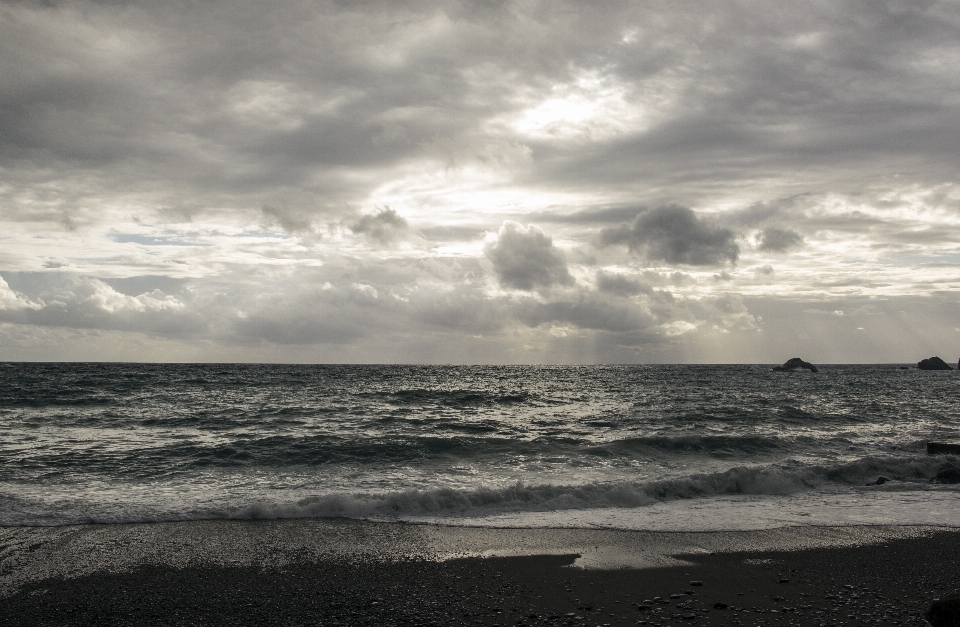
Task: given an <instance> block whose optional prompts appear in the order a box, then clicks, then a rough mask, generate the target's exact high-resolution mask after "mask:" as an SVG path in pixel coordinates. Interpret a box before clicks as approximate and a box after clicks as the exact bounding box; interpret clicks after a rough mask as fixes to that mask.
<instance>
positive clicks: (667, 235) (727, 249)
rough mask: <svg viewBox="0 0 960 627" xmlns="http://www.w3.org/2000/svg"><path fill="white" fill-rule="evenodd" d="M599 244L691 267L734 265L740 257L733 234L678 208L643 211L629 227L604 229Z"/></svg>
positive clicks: (684, 208) (673, 206) (667, 207)
mask: <svg viewBox="0 0 960 627" xmlns="http://www.w3.org/2000/svg"><path fill="white" fill-rule="evenodd" d="M600 244H601V246H613V245H618V244H623V245H626V247H627V248H628V249H629V250H630V252H634V253H639V254H642V255H643V256H644V257H645V258H646V259H648V260H650V261H666V262H667V263H677V264H686V265H693V266H707V265H719V264H723V263H727V262H729V263H731V264H735V263H736V261H737V257H738V256H739V255H740V247H739V246H737V244H736V242H735V241H734V233H733V231H731V230H729V229H725V228H720V227H715V226H712V225H710V224H708V223H706V222H705V221H704V220H702V219H700V218H698V217H697V215H696V214H695V213H694V212H693V211H691V210H690V209H688V208H687V207H681V206H679V205H668V206H665V207H660V208H658V209H652V210H650V211H644V212H641V213H640V214H639V215H637V217H636V219H635V220H634V221H633V223H632V224H623V225H621V226H617V227H609V228H605V229H603V230H602V231H601V232H600Z"/></svg>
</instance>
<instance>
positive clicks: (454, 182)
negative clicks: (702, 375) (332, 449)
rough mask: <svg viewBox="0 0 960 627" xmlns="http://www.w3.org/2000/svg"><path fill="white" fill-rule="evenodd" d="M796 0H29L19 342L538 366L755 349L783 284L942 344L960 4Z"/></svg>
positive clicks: (15, 215) (957, 158) (792, 313)
mask: <svg viewBox="0 0 960 627" xmlns="http://www.w3.org/2000/svg"><path fill="white" fill-rule="evenodd" d="M766 9H767V7H766V5H765V4H763V3H761V2H759V0H747V1H746V2H742V1H739V0H737V1H734V0H717V1H716V2H710V3H708V4H703V3H693V2H688V1H687V0H681V1H679V2H665V1H661V0H654V1H652V2H643V3H638V2H633V1H630V0H611V1H610V2H604V3H582V2H574V1H573V0H557V1H556V2H551V3H532V4H523V3H499V2H474V1H470V0H463V1H460V0H455V1H453V2H440V1H439V0H399V1H389V2H388V1H387V0H368V1H364V2H359V3H344V2H326V1H321V2H313V1H308V0H284V1H282V2H281V1H280V0H264V1H263V2H259V3H247V4H245V5H243V6H242V7H241V6H239V5H237V4H236V3H232V2H228V1H226V0H208V1H206V2H187V3H184V2H179V1H175V0H151V1H149V2H147V1H146V0H130V1H126V0H123V1H119V0H118V2H104V1H88V0H67V1H64V2H30V1H26V0H24V1H22V2H20V1H17V2H3V3H2V8H0V59H2V60H3V71H2V72H0V170H2V172H3V184H2V185H0V206H2V207H3V209H2V211H0V214H2V215H0V234H2V235H0V238H2V243H0V274H2V275H3V283H0V336H2V337H0V358H3V356H4V355H8V354H10V353H8V352H5V351H6V350H7V349H6V348H5V347H6V346H7V345H6V344H5V343H4V342H5V341H6V339H5V338H14V337H15V338H20V339H17V340H16V341H17V342H27V343H28V342H29V341H33V340H30V339H29V338H42V337H46V338H48V340H43V341H47V342H48V343H47V344H45V346H48V347H53V348H49V351H51V352H48V353H44V355H49V356H54V355H56V354H58V353H57V352H56V351H57V350H60V348H58V347H59V346H60V344H61V343H62V344H63V346H64V347H65V348H63V351H65V352H62V353H59V354H63V355H68V356H70V358H76V357H77V356H78V355H79V353H73V352H69V346H70V342H73V341H74V340H73V339H71V338H74V337H81V336H82V338H81V339H79V340H76V341H77V342H81V340H82V342H88V343H86V344H82V345H83V346H85V347H90V346H93V347H94V349H89V348H85V349H84V350H104V351H105V350H106V349H100V348H97V347H98V346H100V345H101V342H99V341H98V340H96V339H93V338H95V336H96V334H97V333H104V334H106V335H110V334H114V335H110V337H112V338H114V341H115V345H121V344H123V343H124V342H125V341H127V340H124V339H123V338H129V337H133V336H136V337H137V338H139V341H143V342H144V343H145V345H148V344H149V343H150V342H153V341H155V340H156V341H157V342H160V341H161V340H162V341H171V342H172V341H174V340H177V341H182V342H184V344H183V345H190V346H193V345H197V346H199V345H201V343H202V342H206V343H207V344H206V345H205V346H208V347H210V348H211V350H213V349H217V350H220V351H221V352H218V353H216V354H217V355H221V356H223V357H224V358H229V359H234V358H247V357H246V355H247V353H243V352H235V353H231V352H230V350H231V347H237V346H243V347H249V346H250V345H256V346H257V347H258V350H257V352H256V354H257V355H258V356H259V355H273V356H274V357H275V358H277V359H282V358H283V357H284V356H288V357H289V356H292V357H290V358H294V357H295V358H297V359H302V360H311V359H314V360H317V359H350V360H359V361H363V360H375V359H381V358H382V356H383V355H386V354H387V353H385V352H384V350H385V348H384V347H386V346H392V347H393V348H392V349H391V350H393V351H394V352H392V353H389V354H390V355H391V356H392V358H394V359H412V358H414V357H412V356H416V358H417V359H425V360H430V359H433V358H434V356H437V355H444V356H448V357H450V356H453V357H456V359H463V360H469V359H471V356H472V355H483V356H484V357H483V358H484V359H487V360H491V361H496V360H497V359H501V360H505V361H509V360H516V361H523V360H524V359H526V357H524V356H523V355H521V353H522V352H523V350H527V349H521V348H520V347H521V346H526V345H527V344H525V343H524V342H521V341H518V339H517V338H521V337H522V338H523V339H524V341H526V340H530V342H528V344H529V346H533V347H537V346H548V345H549V346H551V347H557V346H565V347H567V349H568V350H569V351H570V352H567V353H562V352H556V353H549V350H552V349H543V350H544V351H547V352H542V353H536V354H534V353H529V354H530V355H532V356H531V357H530V359H532V360H536V359H539V358H541V357H543V356H544V355H550V356H552V357H553V358H556V359H558V360H562V358H564V357H565V358H568V359H577V360H579V359H585V358H586V357H584V355H587V354H588V352H587V351H585V350H584V348H583V347H585V346H591V347H594V349H592V350H595V351H596V352H595V353H589V355H590V358H591V359H595V360H597V361H613V360H617V359H624V360H670V359H674V360H683V359H692V358H694V357H692V356H695V358H697V359H701V358H706V357H704V356H705V355H708V348H707V347H709V346H721V347H724V348H723V350H724V351H727V353H723V354H721V353H717V355H716V356H715V358H716V359H718V360H723V361H729V360H731V359H733V357H725V355H731V356H736V358H737V359H745V360H750V359H751V358H750V357H749V355H750V354H756V355H770V354H772V352H777V350H778V346H779V344H778V343H779V342H781V341H782V337H785V336H782V337H781V338H777V337H767V335H771V336H772V333H770V332H769V330H770V329H779V330H780V332H782V333H790V332H792V331H790V328H791V326H790V323H791V321H793V320H797V321H800V322H803V320H805V316H806V315H807V314H804V313H803V308H799V309H798V307H800V305H797V306H796V307H794V306H793V305H791V304H789V303H786V301H784V302H783V303H779V304H777V303H774V302H773V301H771V300H769V299H771V298H773V297H772V296H769V294H771V293H776V294H779V295H781V296H782V297H783V298H785V299H793V300H794V301H795V302H796V303H800V302H801V301H803V302H807V301H811V300H812V301H813V302H815V303H816V306H817V307H819V308H822V309H824V310H833V309H834V306H833V305H831V304H829V303H831V302H832V301H834V300H843V299H851V298H854V296H851V294H859V295H860V296H861V297H863V298H867V297H870V298H876V299H883V298H898V299H900V300H899V301H898V303H900V306H902V307H903V308H904V310H907V311H910V312H913V314H915V315H917V316H919V317H918V319H921V318H922V319H923V320H924V321H925V322H924V324H926V325H928V326H930V325H932V326H930V328H927V327H925V328H924V329H923V330H922V332H921V331H909V330H904V329H910V328H911V327H917V326H918V325H916V324H904V323H903V322H904V321H903V320H900V319H899V318H897V317H896V315H895V313H891V312H887V314H885V315H887V318H886V320H887V321H888V324H887V326H886V327H884V333H885V335H878V336H877V337H876V338H874V344H873V345H870V344H869V343H868V342H859V343H856V344H851V345H850V346H849V347H848V350H849V351H850V352H849V355H850V356H848V357H838V359H840V360H846V361H853V360H856V359H861V358H862V359H870V358H872V357H873V356H876V355H880V354H883V355H886V356H887V357H885V358H889V357H890V353H889V352H887V353H884V352H883V351H882V350H881V349H879V348H876V347H879V346H887V347H889V346H893V345H895V344H896V342H897V340H896V339H895V338H894V336H895V335H896V334H899V335H898V336H897V337H899V338H900V340H899V341H900V342H901V344H900V345H899V346H901V347H902V346H904V345H905V343H908V342H909V341H911V340H910V336H911V334H921V335H923V338H924V340H923V341H924V342H927V344H925V345H934V346H935V345H937V344H936V343H935V342H934V340H933V339H932V338H933V335H934V332H935V331H936V333H939V334H940V335H941V336H943V335H945V334H947V335H949V334H952V333H954V331H953V329H954V328H955V322H951V320H952V319H951V318H950V317H949V315H947V314H945V313H944V314H943V315H941V313H938V314H937V315H936V316H934V315H933V314H930V315H927V314H922V311H921V310H922V309H923V308H922V307H921V306H919V305H918V306H916V307H910V306H909V305H910V303H909V301H910V298H911V297H912V298H914V299H915V302H917V303H925V302H927V301H925V300H924V299H929V298H933V296H931V295H937V296H936V298H938V299H940V300H938V301H937V302H938V303H941V305H942V306H941V305H938V306H941V309H938V310H937V311H938V312H949V311H955V307H954V305H955V303H956V297H955V294H956V293H958V291H960V283H958V282H957V280H956V272H954V271H953V270H955V265H951V264H956V263H957V260H958V258H960V257H958V255H960V249H958V247H957V242H958V241H960V227H958V226H957V224H956V219H955V217H956V215H957V212H958V211H960V200H958V199H960V188H958V186H957V183H956V172H957V171H958V169H960V153H958V152H957V151H956V146H957V145H958V144H960V106H958V104H957V100H956V98H955V94H956V93H957V92H958V90H960V79H958V77H957V72H956V69H955V67H954V65H955V64H953V63H951V62H950V60H951V59H954V58H956V57H957V55H958V54H960V6H958V5H957V4H956V3H951V2H946V1H937V0H922V1H916V2H915V1H913V0H884V1H882V2H863V1H862V0H837V1H836V2H831V3H821V4H809V3H807V4H801V3H796V4H785V5H783V6H778V10H777V11H769V10H766ZM692 14H695V15H696V16H697V17H696V19H691V18H690V15H692ZM387 206H389V207H391V208H392V209H391V210H383V209H380V208H382V207H387ZM642 207H660V208H659V209H654V210H649V211H648V210H642ZM686 207H694V208H696V212H694V211H691V210H690V209H687V208H686ZM705 215H709V216H710V218H709V220H708V219H705V218H704V217H702V216H705ZM401 216H403V217H401ZM406 219H409V221H410V224H409V225H407V223H406ZM505 220H511V221H513V222H508V223H504V221H505ZM529 223H536V224H540V225H544V226H548V227H549V228H548V229H547V230H548V231H549V232H550V234H551V235H552V236H553V239H551V237H548V236H547V235H545V234H544V233H543V232H542V231H540V230H539V229H537V228H536V227H528V228H527V227H521V226H520V224H529ZM501 224H504V226H503V227H498V225H501ZM511 225H512V226H511ZM498 228H499V233H498V234H497V236H496V238H493V237H492V236H491V240H490V241H489V242H488V243H487V245H486V248H482V246H483V244H481V242H480V238H481V237H482V236H483V234H484V233H488V232H490V231H491V230H496V229H498ZM280 231H283V232H284V233H280ZM758 231H759V232H760V237H759V239H757V240H755V241H756V243H757V246H756V247H754V246H744V247H743V250H740V248H739V247H738V246H737V242H736V237H735V234H736V233H740V232H743V233H746V234H754V233H757V232H758ZM351 233H353V234H355V235H357V236H358V237H350V234H351ZM799 234H803V238H802V240H800V239H797V238H799ZM321 235H322V237H321ZM345 239H346V240H348V241H347V242H346V245H344V240H345ZM400 240H402V241H403V246H391V244H395V243H397V242H398V241H400ZM554 240H556V241H559V242H562V244H563V251H561V250H560V249H559V248H558V247H557V246H556V245H554ZM801 243H802V244H803V249H802V250H800V251H799V252H798V253H797V254H795V255H794V256H793V258H792V259H791V263H790V265H789V267H786V266H785V267H783V268H779V267H778V268H777V272H773V271H772V269H770V268H769V267H767V266H763V264H765V263H767V261H768V259H767V255H766V253H768V252H783V251H787V250H793V249H795V248H797V247H798V246H799V245H800V244H801ZM173 244H179V245H173ZM591 244H600V246H592V245H591ZM625 250H626V251H629V253H628V252H625ZM630 254H633V255H635V256H634V257H631V256H630ZM638 259H639V260H643V262H644V265H649V264H658V265H665V266H671V265H682V266H688V267H687V268H685V269H684V271H683V272H680V271H677V270H676V268H673V267H668V268H665V269H663V271H662V272H656V271H654V270H653V269H646V270H644V269H643V268H636V267H632V266H633V265H635V264H636V262H637V260H638ZM734 263H738V264H740V265H741V266H743V267H745V268H748V269H750V272H741V273H739V274H736V275H733V274H732V272H731V273H728V274H724V273H721V272H719V269H718V268H714V267H713V266H723V265H729V264H734ZM604 269H606V270H604ZM491 270H492V276H493V277H495V278H496V279H498V280H499V281H500V284H501V285H502V286H503V287H504V288H511V289H514V290H520V291H522V292H534V291H535V292H537V293H536V294H529V295H525V294H517V293H516V292H511V293H508V294H503V293H499V292H497V291H496V290H490V280H491V278H492V277H491V276H489V275H490V274H491ZM485 273H486V274H485ZM574 274H575V275H576V276H577V277H578V278H580V277H583V279H582V284H580V285H578V284H577V283H576V282H575V281H574V278H573V275H574ZM590 277H592V279H591V278H590ZM728 279H729V280H728ZM667 286H670V287H669V289H670V290H671V292H666V291H662V290H664V289H665V288H666V287H667ZM559 287H562V288H563V289H557V288H559ZM654 288H656V289H654ZM734 289H736V290H744V291H745V292H746V291H748V290H754V294H755V295H754V296H748V295H744V296H743V297H742V298H740V297H738V296H735V295H733V296H730V295H729V294H728V295H727V296H724V293H725V291H729V290H734ZM756 294H763V295H764V296H763V297H759V296H756ZM728 297H729V298H728ZM738 299H739V300H738ZM771 303H773V304H771ZM785 303H786V304H785ZM807 304H809V303H808V302H807ZM807 308H809V307H807ZM837 308H843V307H837ZM758 311H762V312H763V316H764V319H765V320H766V321H767V323H766V324H765V325H760V324H759V323H758V322H757V323H756V324H755V326H751V325H752V324H753V323H751V320H752V319H753V318H752V316H753V314H754V313H755V312H758ZM917 312H921V313H917ZM924 316H926V317H924ZM804 324H806V323H804ZM838 324H839V323H838ZM808 326H809V325H808ZM934 327H935V328H934ZM810 328H815V327H814V326H810ZM10 329H13V330H12V331H11V330H10ZM78 329H79V331H76V330H78ZM758 329H762V331H758ZM931 329H932V330H931ZM73 331H76V333H75V334H74V335H71V333H72V332H73ZM842 331H843V329H842V328H841V327H839V326H838V327H837V328H836V329H834V330H833V331H831V333H833V335H832V336H831V341H835V340H842V338H843V337H844V336H843V333H842ZM723 333H729V334H731V336H733V337H735V338H736V340H737V341H733V340H730V341H726V340H722V339H718V338H720V337H721V336H720V335H719V334H723ZM864 333H866V332H864ZM4 334H5V335H4ZM125 334H126V335H125ZM564 334H567V335H564ZM710 334H714V335H710ZM924 334H925V335H924ZM707 336H709V337H710V339H709V341H705V340H704V338H705V337H707ZM51 338H52V339H51ZM83 338H85V339H83ZM158 338H159V339H158ZM178 338H179V339H178ZM183 338H188V339H183ZM891 338H893V339H891ZM198 340H202V342H200V341H198ZM36 341H37V342H40V341H41V340H39V339H38V340H36ZM798 341H799V340H798ZM578 342H579V344H578ZM698 342H700V343H699V344H698ZM724 342H726V343H724ZM931 342H933V343H932V344H931ZM20 345H21V344H18V346H20ZM78 345H81V344H78ZM104 345H105V344H104ZM645 345H650V346H655V347H656V350H655V351H653V352H646V353H645V352H643V350H641V349H642V348H643V347H644V346H645ZM789 345H794V344H789ZM798 345H799V346H802V343H801V344H798ZM834 345H839V344H836V342H834ZM834 345H831V346H830V347H827V349H829V350H834ZM22 346H25V347H27V348H23V349H22V350H23V351H24V352H21V353H17V355H21V356H22V355H27V357H30V350H29V344H22ZM311 346H323V347H326V348H325V349H324V350H319V349H317V350H316V351H315V352H313V353H311V352H310V349H309V347H311ZM871 346H873V348H871ZM331 347H332V348H331ZM681 347H686V349H684V350H686V352H684V350H681ZM821 348H822V346H821ZM827 349H824V350H827ZM237 350H238V351H239V349H237ZM529 350H532V351H535V350H540V349H529ZM558 350H559V349H558ZM717 350H720V349H717ZM748 350H753V351H754V353H748V352H747V351H748ZM898 350H899V349H898ZM270 351H274V352H270ZM660 351H663V352H660ZM671 351H673V352H671ZM764 351H767V352H764ZM123 354H124V355H126V356H128V357H129V356H130V355H133V356H134V357H137V358H140V356H143V358H155V357H157V356H160V357H163V358H165V356H166V355H167V354H168V353H166V352H165V349H164V350H161V349H159V348H158V349H156V351H155V352H150V351H149V350H146V349H145V350H144V351H143V352H139V351H135V350H132V349H131V350H128V351H127V352H126V353H123ZM211 354H214V353H211ZM709 354H710V355H713V353H709ZM524 355H525V354H524ZM97 356H98V358H104V357H106V358H109V354H106V353H97ZM858 356H860V357H858ZM201 357H203V358H206V353H204V354H203V355H201ZM453 357H451V358H453ZM776 357H777V358H776V359H774V360H773V361H775V362H782V360H783V355H780V354H779V353H778V354H777V355H776ZM437 358H438V359H439V357H437ZM913 361H915V359H913Z"/></svg>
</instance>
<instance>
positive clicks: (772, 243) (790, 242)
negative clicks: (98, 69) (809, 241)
mask: <svg viewBox="0 0 960 627" xmlns="http://www.w3.org/2000/svg"><path fill="white" fill-rule="evenodd" d="M801 244H803V236H802V235H800V234H799V233H797V232H796V231H791V230H790V229H778V228H776V227H767V228H765V229H763V230H762V231H760V232H759V233H757V248H759V249H760V250H764V251H770V252H775V253H782V252H786V251H788V250H790V249H791V248H796V247H798V246H800V245H801Z"/></svg>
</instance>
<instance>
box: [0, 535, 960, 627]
mask: <svg viewBox="0 0 960 627" xmlns="http://www.w3.org/2000/svg"><path fill="white" fill-rule="evenodd" d="M577 548H579V550H571V549H577ZM612 558H617V559H612ZM957 564H960V530H958V529H949V528H936V527H829V528H813V527H810V528H784V529H777V530H766V531H736V532H700V533H690V532H635V531H630V532H618V531H610V530H583V529H580V530H569V529H526V530H523V529H520V530H518V529H489V528H441V527H431V526H421V525H396V524H391V523H366V522H359V521H343V520H340V521H329V520H320V521H317V520H298V521H241V522H236V521H231V522H221V521H218V522H207V523H201V522H192V523H152V524H138V525H83V526H76V527H69V528H63V527H61V528H50V527H46V528H37V527H32V528H24V527H17V528H3V529H0V584H2V587H0V625H74V624H78V625H79V624H84V623H91V622H92V623H94V624H111V625H112V624H116V625H127V624H140V625H163V624H175V625H181V624H184V625H185V624H194V625H207V624H209V625H270V624H278V625H301V624H330V625H337V624H342V625H429V624H435V625H520V624H524V625H537V624H544V625H547V624H550V625H601V626H603V625H611V626H612V625H637V624H641V625H643V624H645V625H650V626H652V627H657V626H661V627H662V626H663V625H674V624H684V623H690V624H699V625H718V626H719V625H731V626H735V627H736V626H741V625H767V626H769V627H773V626H780V625H782V626H783V627H797V626H800V627H807V626H813V627H820V626H821V625H825V626H830V625H836V626H839V625H850V626H866V625H891V626H896V625H915V626H917V627H920V626H921V625H922V612H923V610H924V609H925V608H926V607H927V606H928V605H929V603H930V602H932V601H933V600H934V599H935V598H938V597H939V596H942V595H946V594H948V593H951V592H956V591H958V590H960V569H958V568H957ZM696 581H699V582H702V585H692V584H691V582H696ZM689 593H692V594H689ZM671 595H677V597H676V598H673V599H671V598H670V596H671ZM656 597H660V599H659V600H656V601H655V599H656ZM830 597H833V598H830ZM647 601H653V602H652V603H647ZM717 603H720V604H725V605H726V606H727V607H726V608H722V609H721V608H716V607H714V604H717ZM645 606H646V607H645ZM741 608H742V609H741ZM851 616H852V617H853V618H850V617H851Z"/></svg>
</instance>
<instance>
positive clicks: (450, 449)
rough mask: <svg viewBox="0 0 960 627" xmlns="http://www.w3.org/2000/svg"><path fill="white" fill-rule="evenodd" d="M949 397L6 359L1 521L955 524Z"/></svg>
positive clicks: (886, 376)
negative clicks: (942, 478) (946, 444)
mask: <svg viewBox="0 0 960 627" xmlns="http://www.w3.org/2000/svg"><path fill="white" fill-rule="evenodd" d="M958 400H960V374H958V373H957V372H956V371H954V372H923V371H918V370H917V369H916V367H910V368H905V367H903V366H901V365H896V364H895V365H868V366H864V365H837V366H830V365H827V366H822V367H821V368H820V372H819V373H812V372H808V371H805V370H804V371H796V372H773V371H772V370H771V368H770V366H769V365H754V366H751V365H746V366H744V365H716V366H694V365H656V366H585V367H567V366H549V367H548V366H543V367H541V366H379V365H378V366H374V365H370V366H318V365H236V364H230V365H223V364H218V365H183V364H179V365H178V364H164V365H158V364H28V363H5V364H0V433H2V437H0V525H5V526H12V525H69V524H78V523H88V522H106V523H121V522H146V521H185V520H209V519H283V518H326V517H347V518H358V519H367V520H375V521H407V522H418V523H430V524H442V525H454V526H490V527H518V528H531V527H533V528H535V527H568V528H597V527H600V528H610V529H646V530H662V531H671V530H676V531H692V530H698V531H703V530H721V529H724V530H736V529H761V528H776V527H788V526H804V525H811V526H813V525H881V524H919V525H948V526H960V486H957V485H950V484H941V483H936V482H933V483H931V479H933V478H934V477H935V476H936V475H937V473H938V472H940V471H942V470H943V469H944V468H949V467H960V458H958V457H957V456H952V455H928V454H927V453H926V450H925V445H926V443H927V442H928V441H930V440H950V439H958V438H960V409H958ZM880 477H884V478H886V479H887V481H885V482H882V483H880V484H878V483H877V480H878V479H879V478H880Z"/></svg>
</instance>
